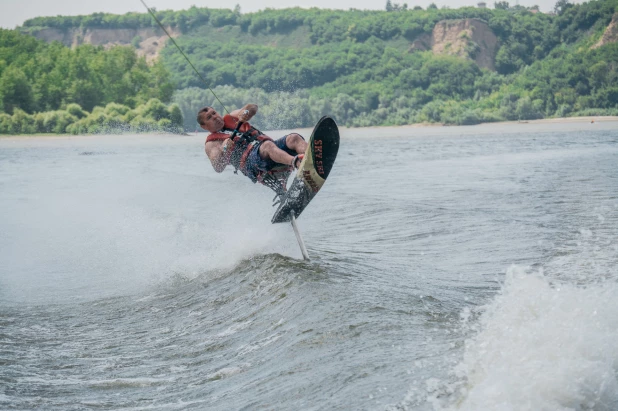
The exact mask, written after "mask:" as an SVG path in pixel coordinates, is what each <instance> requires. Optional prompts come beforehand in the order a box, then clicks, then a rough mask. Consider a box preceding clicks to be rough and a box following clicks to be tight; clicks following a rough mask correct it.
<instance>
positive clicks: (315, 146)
mask: <svg viewBox="0 0 618 411" xmlns="http://www.w3.org/2000/svg"><path fill="white" fill-rule="evenodd" d="M338 151H339V129H338V128H337V123H335V120H333V119H332V118H330V117H328V116H324V117H322V118H321V119H320V121H318V123H317V124H316V126H315V128H314V129H313V132H312V133H311V137H310V138H309V142H308V144H307V151H306V152H305V157H304V158H303V161H302V162H301V163H300V166H299V167H298V171H297V173H296V176H295V177H294V180H293V181H292V183H291V184H290V188H289V189H288V190H287V191H286V192H285V193H284V194H283V195H282V197H281V202H280V203H279V207H278V208H277V211H276V212H275V215H274V216H273V218H272V220H271V221H272V223H273V224H275V223H285V222H288V221H291V219H292V213H294V217H298V216H299V215H300V214H301V213H302V212H303V210H304V209H305V208H306V207H307V205H308V204H309V202H310V201H311V200H312V199H313V197H315V195H316V194H317V193H318V191H320V189H321V188H322V186H323V185H324V182H325V181H326V178H327V177H328V175H329V174H330V171H331V169H332V168H333V164H334V163H335V159H336V158H337V152H338Z"/></svg>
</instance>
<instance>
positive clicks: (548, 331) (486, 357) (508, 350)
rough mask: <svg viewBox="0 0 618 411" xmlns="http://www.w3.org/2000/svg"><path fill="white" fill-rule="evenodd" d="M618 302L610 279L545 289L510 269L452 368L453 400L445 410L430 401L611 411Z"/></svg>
mask: <svg viewBox="0 0 618 411" xmlns="http://www.w3.org/2000/svg"><path fill="white" fill-rule="evenodd" d="M617 297H618V286H617V285H616V283H614V282H607V283H605V284H595V285H591V286H587V287H581V286H579V287H578V286H574V285H570V284H555V285H552V284H551V283H550V282H549V281H548V279H547V278H546V277H544V276H543V274H542V272H537V273H528V272H527V270H525V269H524V268H522V267H516V266H513V267H511V268H509V269H508V271H507V275H506V281H505V284H504V286H503V289H502V292H501V293H500V294H499V295H498V296H497V297H496V298H495V299H494V300H493V301H492V302H491V303H490V304H489V305H488V306H486V307H484V308H483V310H482V314H481V317H480V321H479V322H478V323H477V325H476V326H478V328H479V330H480V331H479V332H478V334H476V335H475V336H474V337H473V338H471V339H469V340H467V341H466V345H465V353H464V358H463V361H462V362H461V363H460V364H459V366H457V367H456V369H455V371H454V372H455V375H456V376H457V378H458V381H459V382H458V383H456V384H455V386H456V387H451V389H453V388H455V389H457V390H458V392H459V394H455V396H458V397H459V399H458V400H457V402H456V403H455V404H452V403H451V404H449V405H448V406H446V408H443V406H445V405H444V404H440V403H439V402H438V401H437V400H436V398H435V397H434V398H430V402H433V403H434V408H435V409H452V410H505V411H506V410H599V411H600V410H608V411H609V410H616V409H618V380H617V371H618V298H617ZM466 314H468V313H467V312H464V317H465V315H466ZM450 398H451V399H453V396H451V397H450Z"/></svg>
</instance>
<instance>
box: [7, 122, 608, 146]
mask: <svg viewBox="0 0 618 411" xmlns="http://www.w3.org/2000/svg"><path fill="white" fill-rule="evenodd" d="M606 122H618V116H586V117H560V118H544V119H539V120H523V121H499V122H493V123H480V124H475V125H469V126H457V125H445V124H441V123H417V124H407V125H402V126H376V127H340V129H341V131H342V132H344V133H345V132H352V131H363V130H367V131H369V130H376V131H387V130H391V131H396V130H400V131H402V130H406V129H434V130H435V129H443V128H445V129H450V128H455V127H457V128H462V129H469V131H473V130H478V129H480V128H485V129H487V128H500V129H503V128H504V127H508V126H515V125H516V126H519V125H526V124H530V125H543V124H548V125H549V124H594V123H606ZM311 130H312V128H296V129H284V130H268V132H270V133H272V134H273V137H275V136H279V135H284V134H286V133H288V132H292V131H295V132H299V133H301V134H303V135H305V134H306V135H309V134H311ZM484 131H487V130H484ZM282 133H283V134H282ZM148 134H149V133H143V134H111V135H107V136H109V137H119V138H123V137H124V138H126V137H136V136H137V137H139V136H142V137H144V136H147V135H148ZM154 134H155V135H157V136H176V137H187V136H189V137H195V136H198V135H204V136H205V135H206V133H205V132H204V133H187V134H166V133H154ZM101 136H103V134H85V135H73V134H18V135H8V134H6V135H4V134H0V140H7V139H84V138H97V137H101Z"/></svg>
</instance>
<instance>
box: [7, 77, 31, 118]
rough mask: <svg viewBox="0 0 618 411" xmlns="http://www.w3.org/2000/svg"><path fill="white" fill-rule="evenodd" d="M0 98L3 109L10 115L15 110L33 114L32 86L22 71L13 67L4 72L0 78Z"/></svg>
mask: <svg viewBox="0 0 618 411" xmlns="http://www.w3.org/2000/svg"><path fill="white" fill-rule="evenodd" d="M0 98H1V105H2V109H3V110H4V111H5V112H7V113H9V114H11V113H13V111H14V110H15V108H21V109H22V110H25V111H26V112H32V109H33V106H34V96H33V93H32V85H31V84H30V81H29V80H28V78H27V77H26V75H25V74H24V72H23V71H22V70H20V69H18V68H16V67H12V66H11V67H9V68H8V69H6V70H4V72H3V73H2V77H0Z"/></svg>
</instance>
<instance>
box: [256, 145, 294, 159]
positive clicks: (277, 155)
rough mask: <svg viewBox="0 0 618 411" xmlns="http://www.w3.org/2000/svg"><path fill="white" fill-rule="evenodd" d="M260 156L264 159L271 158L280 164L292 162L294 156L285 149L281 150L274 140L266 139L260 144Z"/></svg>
mask: <svg viewBox="0 0 618 411" xmlns="http://www.w3.org/2000/svg"><path fill="white" fill-rule="evenodd" d="M260 157H261V158H262V159H264V160H271V161H273V162H275V163H278V164H285V165H290V164H292V159H293V158H294V157H292V156H291V155H289V154H288V153H286V152H285V151H283V150H281V149H280V148H279V147H277V146H276V145H275V143H273V142H272V141H264V142H263V143H262V144H260Z"/></svg>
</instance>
